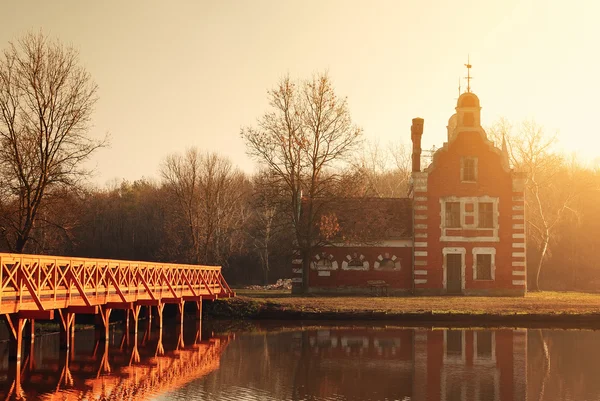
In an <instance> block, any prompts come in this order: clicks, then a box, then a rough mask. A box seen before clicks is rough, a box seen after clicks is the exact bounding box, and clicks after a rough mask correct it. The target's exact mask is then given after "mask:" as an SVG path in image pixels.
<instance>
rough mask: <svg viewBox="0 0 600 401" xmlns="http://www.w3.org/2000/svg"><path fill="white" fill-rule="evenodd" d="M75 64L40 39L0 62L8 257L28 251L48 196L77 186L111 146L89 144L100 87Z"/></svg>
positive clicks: (70, 54)
mask: <svg viewBox="0 0 600 401" xmlns="http://www.w3.org/2000/svg"><path fill="white" fill-rule="evenodd" d="M78 59H79V57H78V53H77V52H76V51H75V50H74V49H73V48H70V47H64V46H63V45H62V44H60V43H59V42H57V41H52V40H50V39H49V38H47V37H46V36H44V35H43V34H41V33H39V34H33V33H31V34H28V35H26V36H24V37H23V38H22V39H20V40H19V41H18V42H16V43H10V44H9V46H8V48H7V49H6V50H4V53H3V55H2V57H1V58H0V177H1V179H2V182H1V186H0V191H1V192H0V207H1V208H2V223H1V226H0V229H1V230H2V234H3V236H4V239H5V240H6V243H7V246H8V247H9V249H10V250H11V251H14V252H22V251H23V250H24V248H25V247H26V245H27V243H28V241H29V240H30V238H31V234H32V230H34V229H35V225H36V221H37V218H38V212H39V211H40V208H41V206H42V204H43V202H44V200H45V198H46V195H47V194H48V192H49V191H52V190H53V189H55V188H56V187H59V186H73V185H75V184H77V183H78V182H79V181H80V179H81V178H83V177H85V176H86V175H87V174H88V173H89V172H88V171H86V170H84V169H83V167H82V162H84V161H85V160H86V159H88V158H89V156H90V155H91V154H92V153H93V152H94V151H95V150H97V149H98V148H99V147H102V146H104V145H105V144H106V139H102V140H94V139H92V138H90V137H89V136H88V129H89V127H90V117H91V114H92V111H93V107H94V104H95V103H96V92H97V86H96V84H95V83H94V82H93V81H92V78H91V77H90V74H89V73H88V72H87V71H86V70H85V69H84V68H83V67H81V66H80V65H79V64H78V61H79V60H78Z"/></svg>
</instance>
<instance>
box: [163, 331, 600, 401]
mask: <svg viewBox="0 0 600 401" xmlns="http://www.w3.org/2000/svg"><path fill="white" fill-rule="evenodd" d="M599 356H600V333H599V332H594V331H564V330H538V329H535V330H534V329H531V330H526V329H512V328H498V329H493V330H489V329H486V330H482V329H408V328H397V327H348V328H335V327H332V328H322V327H321V328H313V329H306V330H303V331H300V330H296V331H283V332H278V333H273V332H268V331H266V332H261V333H255V334H246V335H240V336H238V337H237V338H236V341H235V342H232V343H231V344H230V345H229V347H228V348H227V350H226V351H225V353H224V354H223V358H222V361H221V367H220V369H219V370H218V371H215V372H214V373H212V374H211V375H208V376H206V377H205V378H203V379H201V380H198V381H196V382H193V383H190V385H189V386H187V387H186V389H185V390H182V391H176V392H174V393H173V394H172V395H171V396H172V397H178V398H179V399H182V400H183V399H195V400H217V401H220V400H241V399H243V400H357V401H358V400H419V401H420V400H423V401H424V400H428V401H434V400H446V401H450V400H452V401H454V400H461V401H462V400H469V401H471V400H486V401H488V400H508V401H510V400H514V401H519V400H584V399H585V400H600V381H598V380H597V378H596V376H597V373H596V370H597V368H596V366H597V361H598V357H599Z"/></svg>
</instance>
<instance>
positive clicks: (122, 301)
mask: <svg viewBox="0 0 600 401" xmlns="http://www.w3.org/2000/svg"><path fill="white" fill-rule="evenodd" d="M0 283H1V286H0V316H1V317H2V318H3V319H5V321H6V323H7V326H8V328H9V332H10V334H11V340H12V343H13V344H14V346H13V347H11V352H10V359H14V360H17V361H20V359H21V348H22V338H23V330H24V328H25V324H26V323H27V322H28V321H29V323H30V328H31V338H33V337H34V321H35V320H51V319H54V316H55V312H58V315H59V316H60V321H61V334H62V337H61V346H62V347H63V348H69V344H70V339H71V338H72V336H73V335H74V321H75V315H76V314H93V315H96V330H97V333H98V336H99V337H101V338H103V339H105V340H108V323H109V319H110V313H111V311H112V310H113V309H123V310H126V311H127V314H126V316H127V322H128V324H129V316H130V314H131V315H132V316H133V320H134V325H135V326H134V331H135V333H136V335H137V327H138V318H139V314H140V308H141V307H142V306H146V307H147V308H148V312H149V316H150V317H151V316H152V314H151V311H152V307H155V308H156V310H157V314H158V319H159V328H160V330H161V331H162V312H163V308H164V305H165V304H167V303H172V304H177V305H179V312H180V317H181V319H180V324H181V325H182V326H183V307H184V304H185V302H186V301H191V302H194V303H196V304H197V306H198V308H197V311H198V314H199V316H200V317H201V313H202V300H205V299H211V300H214V299H216V298H221V297H232V296H235V293H234V292H233V291H232V290H231V289H230V288H229V286H228V285H227V282H226V281H225V279H224V278H223V275H222V274H221V267H220V266H197V265H185V264H171V263H152V262H135V261H126V260H107V259H87V258H70V257H63V256H42V255H24V254H6V253H0ZM129 311H131V312H129Z"/></svg>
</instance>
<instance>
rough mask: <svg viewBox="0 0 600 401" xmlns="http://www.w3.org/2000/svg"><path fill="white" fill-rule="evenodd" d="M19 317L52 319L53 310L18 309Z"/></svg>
mask: <svg viewBox="0 0 600 401" xmlns="http://www.w3.org/2000/svg"><path fill="white" fill-rule="evenodd" d="M19 319H33V320H53V319H54V310H53V309H51V310H20V311H19Z"/></svg>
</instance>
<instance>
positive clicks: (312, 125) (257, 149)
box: [241, 74, 362, 291]
mask: <svg viewBox="0 0 600 401" xmlns="http://www.w3.org/2000/svg"><path fill="white" fill-rule="evenodd" d="M268 96H269V103H270V106H271V110H270V111H268V112H267V113H265V114H264V115H263V116H262V117H261V118H260V119H259V120H258V126H257V127H255V128H252V127H249V128H243V129H242V130H241V135H242V138H244V140H245V142H246V145H247V149H248V153H249V154H250V155H251V156H253V157H254V158H255V159H256V160H258V161H259V162H260V163H261V165H262V166H263V167H264V168H266V169H267V171H269V173H270V176H271V177H272V185H274V186H277V187H278V188H282V192H283V197H284V199H285V205H286V207H285V211H286V215H287V216H286V217H287V221H288V222H289V223H290V225H291V226H292V229H293V231H294V233H295V239H296V242H297V245H298V248H299V251H300V252H301V256H302V259H303V271H304V274H303V289H304V290H305V291H306V290H307V289H308V268H309V258H310V254H311V251H312V249H313V248H314V246H315V245H316V243H317V240H318V227H317V226H318V222H319V219H320V214H319V205H320V204H321V203H322V202H315V200H316V199H319V198H321V199H322V198H327V197H330V196H331V195H332V192H333V189H334V188H335V187H336V182H337V181H338V179H339V177H340V176H339V174H337V173H336V171H337V170H338V169H339V168H340V167H341V166H342V164H343V163H342V162H343V161H344V160H345V158H346V157H347V156H349V155H350V154H352V152H353V151H354V149H355V148H356V145H357V144H358V141H359V138H360V135H361V133H362V131H361V129H360V128H358V127H356V126H355V125H353V124H352V120H351V118H350V112H349V110H348V104H347V101H346V99H345V98H341V99H340V98H338V97H337V96H336V94H335V91H334V88H333V86H332V83H331V80H330V79H329V77H328V76H327V75H326V74H321V75H316V76H314V77H313V78H312V79H311V80H307V81H303V82H301V83H295V82H292V81H291V80H290V78H289V77H286V78H283V79H282V80H281V81H280V82H279V84H278V85H277V87H276V88H275V89H273V90H271V91H269V92H268Z"/></svg>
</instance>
